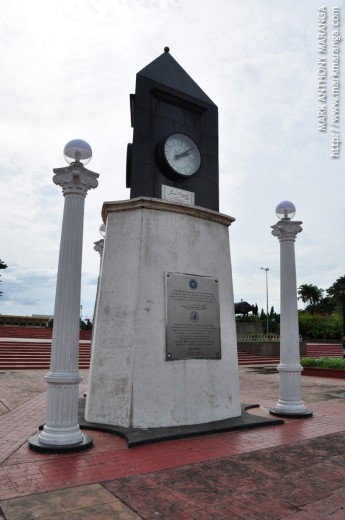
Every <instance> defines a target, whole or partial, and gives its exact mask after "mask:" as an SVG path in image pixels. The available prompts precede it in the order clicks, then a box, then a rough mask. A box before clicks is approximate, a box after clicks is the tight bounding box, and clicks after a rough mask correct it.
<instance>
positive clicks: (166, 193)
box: [162, 184, 195, 206]
mask: <svg viewBox="0 0 345 520" xmlns="http://www.w3.org/2000/svg"><path fill="white" fill-rule="evenodd" d="M162 199H164V200H171V201H172V202H181V203H183V204H190V205H191V206H194V199H195V194H194V192H193V191H187V190H180V189H179V188H174V187H172V186H166V185H165V184H162Z"/></svg>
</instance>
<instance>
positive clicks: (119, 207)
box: [102, 197, 236, 227]
mask: <svg viewBox="0 0 345 520" xmlns="http://www.w3.org/2000/svg"><path fill="white" fill-rule="evenodd" d="M134 209H152V210H156V211H168V212H170V213H177V214H180V215H189V216H191V217H196V218H201V219H204V220H209V221H210V222H216V223H218V224H222V225H223V226H228V227H229V226H230V225H231V224H232V223H233V222H234V221H235V220H236V219H235V218H233V217H230V216H229V215H225V214H224V213H219V212H218V211H214V210H211V209H206V208H202V207H200V206H191V205H189V204H182V203H178V202H171V201H166V200H162V199H155V198H150V197H137V198H133V199H128V200H120V201H115V202H110V201H109V202H104V203H103V207H102V219H103V222H104V223H106V221H107V217H108V215H109V213H116V212H120V211H130V210H134Z"/></svg>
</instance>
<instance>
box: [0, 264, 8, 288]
mask: <svg viewBox="0 0 345 520" xmlns="http://www.w3.org/2000/svg"><path fill="white" fill-rule="evenodd" d="M0 269H7V265H6V264H5V262H3V261H2V260H0ZM0 277H1V274H0ZM0 283H1V280H0ZM1 295H2V291H0V296H1Z"/></svg>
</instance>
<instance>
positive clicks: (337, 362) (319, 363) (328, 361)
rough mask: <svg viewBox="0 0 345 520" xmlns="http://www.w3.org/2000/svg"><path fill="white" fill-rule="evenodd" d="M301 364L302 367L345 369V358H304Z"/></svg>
mask: <svg viewBox="0 0 345 520" xmlns="http://www.w3.org/2000/svg"><path fill="white" fill-rule="evenodd" d="M301 365H302V367H311V368H333V369H336V370H345V359H343V358H331V357H321V358H318V359H312V358H302V359H301Z"/></svg>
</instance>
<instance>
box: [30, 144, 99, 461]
mask: <svg viewBox="0 0 345 520" xmlns="http://www.w3.org/2000/svg"><path fill="white" fill-rule="evenodd" d="M64 156H65V159H66V161H67V163H68V164H69V166H68V167H64V168H56V169H54V170H53V171H54V173H55V175H54V177H53V181H54V183H55V184H57V185H58V186H61V187H62V191H63V195H64V197H65V202H64V213H63V221H62V231H61V242H60V254H59V265H58V273H57V283H56V295H55V310H54V327H53V340H52V351H51V362H50V370H49V372H48V373H47V375H46V376H45V379H46V381H47V383H48V398H47V411H46V423H45V425H44V428H43V430H42V432H41V433H40V434H39V435H37V436H34V437H31V438H30V439H29V445H30V447H31V448H32V449H34V450H36V451H50V452H58V451H71V450H78V449H79V450H80V449H83V448H86V447H88V446H90V445H91V444H92V438H91V437H90V436H88V435H84V434H82V433H81V431H80V429H79V425H78V395H79V383H80V381H81V380H82V376H81V375H80V373H79V330H80V316H79V312H80V286H81V261H82V245H83V221H84V202H85V197H86V194H87V192H88V190H90V189H92V188H96V187H97V185H98V181H97V178H98V177H99V174H98V173H95V172H92V171H90V170H87V169H86V168H85V166H84V165H85V164H87V163H88V162H89V161H90V160H91V157H92V150H91V147H90V146H89V145H88V144H87V143H86V142H85V141H82V140H80V139H76V140H74V141H70V142H69V143H67V145H66V146H65V149H64Z"/></svg>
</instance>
